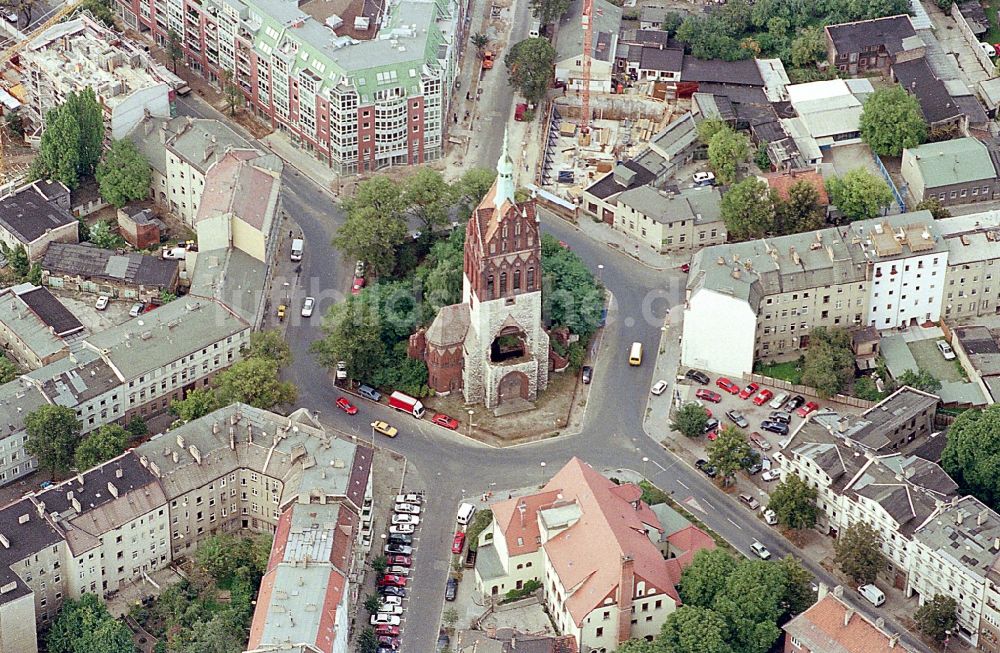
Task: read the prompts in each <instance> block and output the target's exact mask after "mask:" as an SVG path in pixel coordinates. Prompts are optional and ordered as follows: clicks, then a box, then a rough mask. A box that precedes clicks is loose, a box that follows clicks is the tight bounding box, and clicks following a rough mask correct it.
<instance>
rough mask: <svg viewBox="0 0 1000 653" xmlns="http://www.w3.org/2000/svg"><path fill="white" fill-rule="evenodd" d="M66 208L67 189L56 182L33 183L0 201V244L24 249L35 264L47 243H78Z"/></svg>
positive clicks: (73, 219) (76, 225) (68, 198)
mask: <svg viewBox="0 0 1000 653" xmlns="http://www.w3.org/2000/svg"><path fill="white" fill-rule="evenodd" d="M69 204H70V197H69V189H68V188H66V186H64V185H63V184H62V183H61V182H58V181H42V180H39V181H35V182H32V183H30V184H27V185H25V186H22V187H21V188H18V189H17V190H16V191H14V192H13V193H11V194H10V195H7V196H5V197H0V243H3V244H5V245H6V246H7V247H9V248H10V249H17V248H18V247H22V248H24V251H25V253H26V254H27V255H28V260H29V261H31V262H35V261H37V260H39V259H40V258H42V256H43V255H44V254H45V250H46V248H48V246H49V243H76V242H79V241H80V233H79V231H80V227H79V226H78V223H77V221H76V218H74V217H73V214H72V213H70V206H69Z"/></svg>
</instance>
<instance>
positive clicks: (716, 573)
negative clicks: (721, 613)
mask: <svg viewBox="0 0 1000 653" xmlns="http://www.w3.org/2000/svg"><path fill="white" fill-rule="evenodd" d="M737 564H738V563H737V561H736V559H735V558H733V556H731V555H729V553H727V552H726V551H723V550H722V549H712V550H708V549H703V550H701V551H698V552H697V553H696V554H694V558H693V559H692V560H691V564H690V565H688V567H687V569H685V570H684V571H683V572H681V583H680V595H681V600H682V601H683V602H684V604H685V605H696V606H700V607H703V608H708V607H711V606H712V605H714V604H715V597H716V596H718V595H719V593H720V592H721V591H722V590H723V588H725V586H726V579H727V578H729V575H730V574H731V573H733V570H735V569H736V566H737Z"/></svg>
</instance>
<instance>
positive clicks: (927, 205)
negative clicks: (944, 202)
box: [913, 197, 951, 220]
mask: <svg viewBox="0 0 1000 653" xmlns="http://www.w3.org/2000/svg"><path fill="white" fill-rule="evenodd" d="M913 210H914V211H930V212H931V216H932V217H933V218H934V219H935V220H944V219H945V218H950V217H951V211H949V210H948V209H947V208H946V207H944V206H941V200H939V199H938V198H936V197H928V198H926V199H923V200H921V201H920V202H919V203H918V204H917V205H916V206H915V207H913Z"/></svg>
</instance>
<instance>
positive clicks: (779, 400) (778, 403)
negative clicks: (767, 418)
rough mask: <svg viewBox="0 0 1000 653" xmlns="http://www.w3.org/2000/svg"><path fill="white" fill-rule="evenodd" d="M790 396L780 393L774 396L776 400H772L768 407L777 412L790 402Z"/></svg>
mask: <svg viewBox="0 0 1000 653" xmlns="http://www.w3.org/2000/svg"><path fill="white" fill-rule="evenodd" d="M788 396H789V395H788V393H787V392H779V393H778V394H776V395H774V399H772V400H771V403H769V404H768V406H770V407H771V408H773V409H775V410H778V409H780V408H781V407H782V406H783V405H784V404H785V402H786V401H788Z"/></svg>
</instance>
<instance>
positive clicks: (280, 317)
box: [278, 304, 287, 322]
mask: <svg viewBox="0 0 1000 653" xmlns="http://www.w3.org/2000/svg"><path fill="white" fill-rule="evenodd" d="M286 310H287V309H286V308H285V305H284V304H279V305H278V321H279V322H283V321H284V319H285V311H286Z"/></svg>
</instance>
